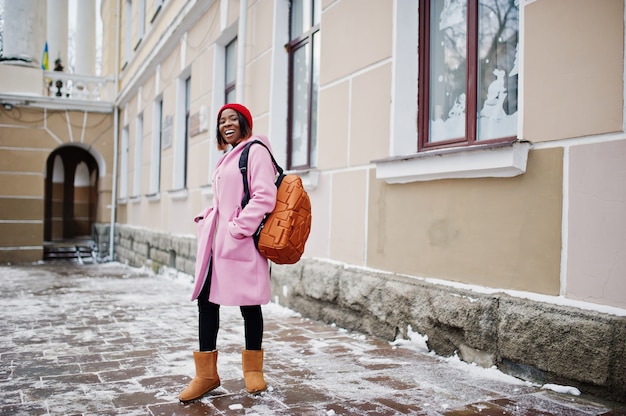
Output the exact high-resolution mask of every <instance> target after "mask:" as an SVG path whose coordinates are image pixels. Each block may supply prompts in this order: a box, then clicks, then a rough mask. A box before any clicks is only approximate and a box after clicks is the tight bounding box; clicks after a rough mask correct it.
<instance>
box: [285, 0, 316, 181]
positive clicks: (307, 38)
mask: <svg viewBox="0 0 626 416" xmlns="http://www.w3.org/2000/svg"><path fill="white" fill-rule="evenodd" d="M319 1H321V0H310V4H309V5H310V7H311V9H310V10H309V12H310V18H311V21H310V22H308V23H306V25H308V26H309V28H308V29H307V30H306V31H303V32H302V33H300V34H299V35H298V36H294V35H293V33H292V30H293V27H292V26H293V15H292V13H293V10H294V7H293V0H292V1H290V8H289V31H288V32H289V33H288V43H287V45H285V48H286V49H287V51H288V55H289V57H288V75H289V76H288V87H287V88H288V93H287V169H290V170H294V169H298V170H306V169H310V168H312V166H313V160H312V153H313V151H314V149H313V148H312V137H311V133H312V130H313V121H314V120H315V119H316V118H317V117H315V118H314V117H313V99H314V98H313V93H314V88H313V87H314V82H313V77H314V72H315V71H313V68H314V65H315V62H314V61H313V55H314V47H315V43H314V40H315V41H317V42H319V41H320V40H319V36H320V35H319V33H320V26H321V25H320V21H321V16H318V22H317V23H315V17H316V15H317V14H316V10H315V8H316V4H317V3H316V2H319ZM305 4H306V0H305ZM304 16H306V13H304ZM316 35H317V37H316ZM301 48H308V51H307V52H308V53H309V54H310V56H311V60H310V67H309V68H308V74H307V75H308V80H307V82H308V100H307V109H306V111H307V132H306V133H307V139H306V141H307V143H306V146H307V156H306V157H307V161H306V163H305V164H304V165H297V166H294V164H293V123H294V117H293V114H294V112H293V109H294V88H293V82H294V58H295V54H296V51H298V50H300V49H301ZM318 92H319V91H318Z"/></svg>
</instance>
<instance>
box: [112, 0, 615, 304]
mask: <svg viewBox="0 0 626 416" xmlns="http://www.w3.org/2000/svg"><path fill="white" fill-rule="evenodd" d="M279 3H280V2H276V1H273V0H258V1H248V9H247V16H246V19H247V20H246V26H245V30H246V37H245V40H244V39H238V46H239V47H240V48H244V56H245V62H244V78H245V79H244V80H242V84H241V87H242V88H243V92H242V94H243V97H244V104H246V105H247V106H248V107H249V108H250V109H251V110H252V113H253V116H254V119H255V128H254V131H255V133H259V134H268V131H269V130H270V128H271V126H272V123H271V122H272V118H276V117H284V116H285V115H277V114H272V109H273V108H275V106H276V102H272V99H276V98H277V96H276V95H273V92H274V91H273V89H274V88H276V84H272V82H276V80H275V79H274V78H273V76H274V74H275V73H276V72H275V71H276V68H275V65H276V62H275V61H274V59H275V56H276V55H277V54H278V55H279V56H280V54H281V53H286V51H285V52H284V51H283V49H284V48H283V47H284V44H281V45H277V44H274V43H273V42H274V41H275V37H274V36H275V34H276V31H277V30H280V28H278V29H277V28H276V27H274V26H275V25H274V24H273V19H274V18H275V17H276V10H277V9H276V8H277V7H278V6H277V5H278V4H279ZM415 4H416V5H417V2H415ZM193 7H200V6H199V3H197V2H182V1H175V0H174V1H172V2H167V3H165V5H164V7H163V9H162V10H161V11H160V13H159V15H157V18H156V19H155V20H154V22H153V23H152V25H147V26H146V27H147V31H146V34H145V36H144V39H143V40H142V42H141V44H140V45H139V46H138V48H137V49H136V50H135V51H134V53H133V58H132V59H131V60H130V61H129V62H128V63H127V64H126V66H124V69H123V71H122V72H121V74H120V75H121V80H120V85H121V94H120V97H121V100H120V114H121V117H120V120H121V122H120V126H119V128H120V132H121V131H122V129H124V128H127V129H128V132H129V145H130V146H129V155H128V166H129V167H128V172H126V176H127V180H128V181H129V182H128V189H129V191H130V190H132V181H133V175H134V171H135V169H137V168H138V167H135V166H134V163H135V162H134V161H135V156H134V153H133V152H135V147H134V140H135V138H136V137H135V136H136V134H135V129H136V126H135V124H136V117H137V114H139V113H142V114H143V127H144V131H143V133H144V134H143V149H142V151H143V155H142V166H141V167H139V168H140V169H142V173H141V176H142V187H141V192H140V195H136V196H135V198H130V197H129V198H126V199H125V200H120V201H119V205H118V216H117V220H118V222H119V223H121V224H128V225H133V226H138V227H142V228H146V229H150V230H154V231H157V232H165V233H171V234H177V235H179V234H182V235H188V236H193V235H195V226H194V224H193V222H192V221H191V219H192V218H193V216H195V215H196V213H198V212H199V211H200V210H201V209H202V208H203V207H204V206H206V205H208V204H210V203H211V197H212V194H211V188H210V177H211V172H212V168H213V165H214V163H215V161H216V160H217V158H218V157H219V154H218V153H217V152H216V150H215V139H214V128H215V120H214V117H215V113H216V111H217V106H219V103H218V101H219V100H216V99H215V97H216V96H219V93H220V89H222V88H223V86H222V85H219V84H215V82H216V81H215V80H216V79H217V78H218V75H219V74H217V73H216V71H217V72H219V71H221V70H222V69H220V65H223V63H222V62H220V61H219V59H220V58H219V51H220V48H223V47H224V45H225V44H226V43H228V41H230V40H231V39H232V38H233V37H234V36H236V35H237V33H238V30H239V29H240V28H239V21H238V17H239V7H240V3H239V2H238V1H225V2H208V3H205V4H204V7H200V8H199V9H197V10H202V13H196V14H193V15H191V14H187V15H185V13H189V11H190V10H193ZM521 7H522V8H523V13H521V16H522V19H521V21H520V28H521V30H520V36H522V38H523V39H522V40H523V41H522V46H523V49H522V50H521V51H520V57H519V59H520V68H522V71H521V83H520V86H521V87H523V89H520V95H519V100H520V112H519V117H520V123H519V127H520V139H524V140H527V141H529V142H531V144H532V146H531V148H530V151H529V154H528V161H527V165H526V171H525V173H523V174H522V175H519V176H516V177H513V178H487V177H485V178H458V179H445V180H430V181H420V182H410V183H406V184H393V185H390V184H387V183H385V182H384V181H382V180H380V179H376V165H375V163H373V162H372V161H374V160H380V159H385V158H389V157H390V156H392V153H391V152H392V150H390V149H392V147H393V143H395V142H396V141H397V139H398V138H397V137H392V136H391V135H392V132H394V131H395V130H394V129H393V128H392V119H393V112H394V111H397V108H396V107H394V102H393V99H394V97H393V96H392V91H393V90H394V88H395V89H397V88H398V87H397V86H395V85H394V83H395V82H397V80H396V79H395V78H394V77H396V76H397V74H398V70H397V68H396V67H394V64H395V61H394V60H395V59H397V57H394V51H395V49H394V45H395V43H394V42H397V39H396V40H395V41H394V34H395V35H398V34H401V33H402V32H397V31H395V26H396V24H397V22H396V21H395V20H394V19H397V18H398V17H397V16H394V8H393V7H392V3H391V2H381V1H377V0H334V1H330V0H328V1H323V2H322V24H321V28H322V29H321V32H320V33H321V42H322V43H321V58H320V61H321V67H320V91H319V109H318V158H317V160H316V161H315V165H316V166H315V167H316V171H317V173H319V179H318V180H317V181H315V183H314V184H313V185H312V186H311V188H310V191H309V193H310V197H311V199H312V203H313V230H312V231H311V236H310V239H309V242H308V243H307V249H306V252H305V256H307V257H310V258H322V259H327V260H329V261H338V262H345V263H347V264H350V265H355V266H363V267H368V268H371V269H375V270H383V271H388V272H393V273H401V274H405V275H409V276H414V277H417V278H422V277H429V278H436V279H443V280H448V281H454V282H458V283H465V284H472V285H480V286H486V287H493V288H500V289H510V290H522V291H528V292H535V293H540V294H545V295H555V296H558V295H566V296H571V297H572V298H575V299H583V298H584V299H588V298H589V297H588V296H587V297H585V296H584V295H583V293H584V292H585V290H587V289H586V287H587V285H589V284H590V283H589V279H588V276H589V274H588V273H586V274H582V272H581V270H582V269H581V268H580V267H578V262H579V261H582V260H580V259H582V258H584V256H583V257H581V256H580V252H582V251H589V247H587V245H591V246H593V247H596V248H597V250H599V251H600V252H605V251H606V252H607V253H610V250H609V249H608V247H607V243H606V242H604V241H602V240H601V239H600V238H599V237H598V238H593V239H587V240H586V243H585V244H583V245H580V244H581V243H580V242H579V241H578V240H577V241H572V235H577V233H578V232H579V230H584V229H585V227H587V225H585V219H584V216H582V215H580V214H579V213H578V212H579V211H578V210H579V209H581V206H580V204H581V203H583V202H584V201H583V198H581V197H579V196H576V194H572V191H573V190H577V188H576V187H577V186H579V181H578V180H574V179H573V177H574V175H580V174H581V172H585V171H586V170H587V169H588V167H589V165H588V164H589V163H591V166H601V164H602V162H601V161H602V160H603V159H602V156H598V157H596V158H595V159H594V158H589V157H582V156H581V155H579V152H582V150H580V151H579V150H578V149H577V148H576V147H575V145H585V146H581V147H580V149H585V148H586V146H587V145H591V144H592V143H594V141H598V142H605V141H615V142H616V143H615V145H616V146H618V143H621V142H623V140H624V138H623V137H616V136H611V137H609V136H606V135H607V134H609V135H610V134H613V133H619V134H621V133H622V132H623V126H622V125H623V117H622V114H623V78H624V65H623V61H624V57H623V55H624V53H623V51H624V5H623V1H620V0H608V1H606V2H603V3H602V5H597V4H595V3H594V4H592V3H589V2H585V1H583V0H575V1H573V2H565V1H564V0H557V1H546V0H538V1H535V2H531V3H524V4H523V5H521ZM147 14H150V13H147ZM183 15H185V16H186V17H185V18H184V19H182V20H180V19H179V20H176V19H178V18H179V16H183ZM346 16H349V18H346ZM122 20H123V19H122ZM172 22H177V23H176V25H177V26H176V27H177V30H172ZM555 22H558V30H556V31H555ZM122 27H123V26H122ZM285 30H286V29H285ZM109 36H110V35H109ZM131 36H133V35H132V34H131ZM167 37H169V38H168V39H169V40H164V39H166V38H167ZM123 42H124V40H123V39H121V45H123ZM597 45H602V47H598V46H597ZM154 50H158V51H159V53H158V54H155V53H154ZM120 65H123V62H121V63H120ZM186 76H191V83H192V88H191V99H190V106H191V107H190V116H191V118H192V119H193V120H194V123H198V122H199V120H201V119H204V120H205V122H204V126H205V128H204V129H200V130H197V131H194V132H193V133H192V134H191V137H190V140H189V151H188V177H187V188H186V189H184V190H181V189H174V188H175V186H174V176H175V174H174V170H175V167H176V163H177V162H176V157H177V156H176V155H177V150H176V146H179V145H180V143H179V141H178V140H177V138H176V134H177V133H176V132H177V131H180V125H179V124H180V120H181V119H180V112H181V111H182V108H181V106H180V103H179V101H178V100H179V97H180V94H181V92H180V88H181V80H182V79H184V78H185V77H186ZM416 76H417V74H416ZM284 82H285V83H286V82H287V80H286V79H285V80H284ZM157 96H160V97H162V98H163V118H164V119H166V118H169V120H171V123H172V124H171V133H170V140H171V145H169V146H164V148H163V149H162V152H161V186H160V192H159V193H158V195H156V196H150V197H148V196H147V194H148V188H149V178H148V177H149V171H150V163H151V162H150V152H151V150H150V149H151V147H150V146H151V144H150V143H151V137H152V126H153V123H152V117H153V115H152V111H153V102H154V99H155V97H157ZM278 99H280V100H287V97H286V96H285V97H282V98H281V97H280V96H278ZM415 99H416V100H417V97H415ZM207 119H208V121H206V120H207ZM177 123H178V124H177ZM206 126H208V128H207V127H206ZM120 134H121V133H120ZM396 134H397V133H396ZM270 139H271V140H272V143H273V144H274V145H275V147H278V148H280V145H284V140H285V137H270ZM408 139H411V140H414V141H415V147H416V144H417V137H414V138H407V140H408ZM580 140H582V142H576V141H580ZM277 145H278V146H277ZM607 146H609V145H608V144H607ZM411 147H412V146H408V148H411ZM615 157H616V158H617V159H616V161H615V163H614V165H612V166H615V168H614V174H616V175H617V173H618V170H617V168H616V166H618V165H619V163H621V162H622V156H620V154H619V152H618V154H617V155H616V156H615ZM121 176H123V175H121ZM617 176H619V175H617ZM599 178H600V175H597V177H596V179H594V180H595V181H596V182H597V181H599V180H600V179H599ZM594 183H595V182H594ZM566 184H570V185H569V186H565V185H566ZM619 189H621V188H619V182H617V184H616V185H615V186H612V187H605V188H604V191H603V192H605V193H607V194H610V193H611V192H617V193H619ZM581 192H582V191H581ZM129 195H130V194H129ZM583 206H584V204H583ZM592 207H593V209H594V210H596V211H597V212H602V210H603V209H608V208H607V207H606V206H604V205H602V204H600V205H599V206H592ZM611 213H613V214H614V215H615V216H616V218H619V214H617V213H616V212H614V211H611ZM573 214H575V215H574V216H572V215H573ZM564 221H565V222H564ZM618 224H619V222H618ZM570 231H571V232H572V233H570ZM605 248H606V250H605ZM611 258H612V257H611V255H610V254H604V255H600V256H598V257H597V259H599V260H607V261H608V260H610V259H611ZM597 273H599V276H601V277H598V278H600V279H605V280H606V281H607V284H608V285H609V286H610V287H612V288H615V289H616V292H617V293H619V296H621V298H623V297H624V296H622V295H624V290H623V288H622V287H621V282H622V281H621V280H619V279H617V280H615V279H614V278H613V277H610V276H608V275H607V274H606V273H603V272H602V271H598V272H597ZM607 273H609V272H607ZM607 293H608V292H607ZM607 293H604V294H598V295H597V297H596V296H595V295H594V296H593V301H594V302H596V303H603V304H608V305H621V303H620V301H619V300H617V297H618V296H613V297H611V295H608V294H607Z"/></svg>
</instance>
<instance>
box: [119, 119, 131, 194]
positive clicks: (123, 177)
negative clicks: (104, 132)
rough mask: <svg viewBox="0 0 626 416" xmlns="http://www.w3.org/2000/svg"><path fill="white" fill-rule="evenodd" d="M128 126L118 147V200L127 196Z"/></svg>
mask: <svg viewBox="0 0 626 416" xmlns="http://www.w3.org/2000/svg"><path fill="white" fill-rule="evenodd" d="M128 153H129V151H128V126H126V127H124V129H123V130H122V145H121V146H120V172H119V178H120V184H119V185H120V190H119V197H120V199H125V198H126V197H127V196H128Z"/></svg>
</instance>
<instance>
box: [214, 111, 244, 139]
mask: <svg viewBox="0 0 626 416" xmlns="http://www.w3.org/2000/svg"><path fill="white" fill-rule="evenodd" d="M219 130H220V134H221V135H222V138H224V140H226V143H228V144H229V145H231V146H233V147H234V146H236V145H237V144H239V142H241V141H242V140H243V139H244V138H243V137H242V136H241V129H240V128H239V114H238V113H237V112H236V111H235V110H233V109H231V108H227V109H226V110H224V111H222V114H220V119H219Z"/></svg>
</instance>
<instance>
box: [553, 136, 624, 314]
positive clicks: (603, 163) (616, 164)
mask: <svg viewBox="0 0 626 416" xmlns="http://www.w3.org/2000/svg"><path fill="white" fill-rule="evenodd" d="M568 158H569V166H570V168H569V172H570V176H569V181H568V183H567V184H566V186H568V190H569V198H568V199H567V201H566V203H567V204H568V205H569V210H568V218H567V229H568V235H567V247H568V250H567V259H564V260H566V265H567V281H566V282H565V288H564V289H565V294H566V296H567V297H569V298H572V299H579V300H583V301H587V302H593V303H602V304H608V305H614V306H618V307H620V308H624V309H626V296H624V294H626V238H624V236H625V235H626V215H625V213H626V169H625V168H624V166H626V141H625V140H620V141H613V142H606V143H587V144H581V145H577V146H572V147H571V148H570V149H569V154H568Z"/></svg>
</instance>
